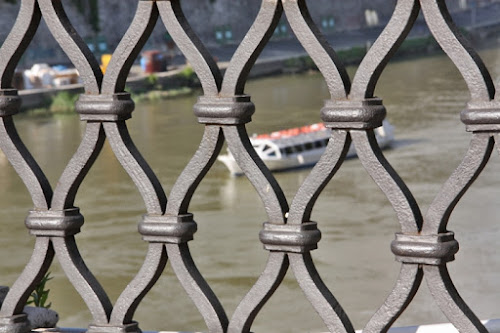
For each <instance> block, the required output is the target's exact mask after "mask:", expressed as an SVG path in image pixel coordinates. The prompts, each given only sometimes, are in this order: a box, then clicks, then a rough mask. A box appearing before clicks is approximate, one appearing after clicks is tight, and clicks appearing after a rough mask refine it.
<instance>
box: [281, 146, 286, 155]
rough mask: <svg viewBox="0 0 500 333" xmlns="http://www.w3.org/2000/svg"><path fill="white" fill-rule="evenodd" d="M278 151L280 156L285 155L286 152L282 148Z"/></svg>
mask: <svg viewBox="0 0 500 333" xmlns="http://www.w3.org/2000/svg"><path fill="white" fill-rule="evenodd" d="M280 153H281V155H282V156H285V155H286V154H287V153H286V151H285V149H284V148H281V149H280Z"/></svg>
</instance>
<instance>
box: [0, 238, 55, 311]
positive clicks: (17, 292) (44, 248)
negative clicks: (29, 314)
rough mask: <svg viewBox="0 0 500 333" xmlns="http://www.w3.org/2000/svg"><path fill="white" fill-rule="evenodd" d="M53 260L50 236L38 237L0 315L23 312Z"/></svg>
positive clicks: (6, 298) (4, 302)
mask: <svg viewBox="0 0 500 333" xmlns="http://www.w3.org/2000/svg"><path fill="white" fill-rule="evenodd" d="M53 260H54V249H53V248H52V245H51V243H50V238H48V237H37V238H36V240H35V248H34V250H33V254H32V255H31V259H30V261H29V262H28V264H27V265H26V267H25V268H24V270H23V272H22V273H21V275H20V276H19V277H18V279H17V280H16V282H14V285H13V286H12V288H10V290H9V293H8V294H7V297H5V300H4V301H3V304H2V310H1V311H0V317H10V316H13V315H16V314H20V313H22V312H23V308H24V307H25V306H26V302H27V301H28V298H29V296H30V295H31V292H32V291H33V289H35V287H36V285H37V284H38V283H39V282H40V281H41V280H42V278H43V277H44V276H45V274H47V271H48V270H49V268H50V265H51V264H52V261H53Z"/></svg>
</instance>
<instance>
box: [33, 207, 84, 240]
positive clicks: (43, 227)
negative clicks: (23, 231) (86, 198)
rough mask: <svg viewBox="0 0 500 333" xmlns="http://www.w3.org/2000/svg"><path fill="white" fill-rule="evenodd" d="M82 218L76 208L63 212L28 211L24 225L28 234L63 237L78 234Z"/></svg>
mask: <svg viewBox="0 0 500 333" xmlns="http://www.w3.org/2000/svg"><path fill="white" fill-rule="evenodd" d="M83 222H84V218H83V215H82V214H80V209H78V208H77V207H74V208H69V209H65V210H59V211H52V210H45V211H38V210H32V211H30V213H29V215H28V217H27V218H26V221H25V224H26V227H27V228H28V229H29V231H30V234H32V235H36V236H47V237H65V236H71V235H75V234H77V233H79V232H80V228H81V227H82V226H83Z"/></svg>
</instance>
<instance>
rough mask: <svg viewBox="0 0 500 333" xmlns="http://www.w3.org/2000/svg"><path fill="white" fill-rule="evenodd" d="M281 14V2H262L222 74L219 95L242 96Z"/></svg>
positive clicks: (264, 0)
mask: <svg viewBox="0 0 500 333" xmlns="http://www.w3.org/2000/svg"><path fill="white" fill-rule="evenodd" d="M282 13H283V7H282V6H281V0H263V1H262V6H261V8H260V11H259V13H258V14H257V18H256V19H255V22H254V23H253V25H252V27H251V28H250V30H249V31H248V33H247V34H246V35H245V38H244V39H243V41H242V42H241V44H240V46H239V47H238V49H237V50H236V52H235V53H234V55H233V57H232V58H231V62H230V63H229V66H228V68H227V70H226V73H225V74H224V82H223V83H222V89H221V95H222V96H223V97H226V96H234V95H242V94H243V93H244V90H245V84H246V81H247V78H248V73H249V72H250V70H251V69H252V67H253V65H254V64H255V61H256V60H257V58H258V57H259V54H260V53H261V52H262V50H263V49H264V47H265V46H266V45H267V43H268V42H269V39H271V37H272V35H273V33H274V29H276V27H277V26H278V23H279V20H280V18H281V15H282Z"/></svg>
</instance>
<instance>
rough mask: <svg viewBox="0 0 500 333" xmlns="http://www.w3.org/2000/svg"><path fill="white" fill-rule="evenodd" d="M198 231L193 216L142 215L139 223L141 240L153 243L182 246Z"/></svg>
mask: <svg viewBox="0 0 500 333" xmlns="http://www.w3.org/2000/svg"><path fill="white" fill-rule="evenodd" d="M196 230H198V226H197V225H196V222H195V221H194V220H193V214H184V215H179V216H166V215H163V216H154V215H144V216H143V217H142V221H141V223H139V233H140V234H141V235H142V239H144V240H145V241H148V242H153V243H169V244H182V243H186V242H188V241H190V240H192V239H193V235H194V233H195V232H196Z"/></svg>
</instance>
